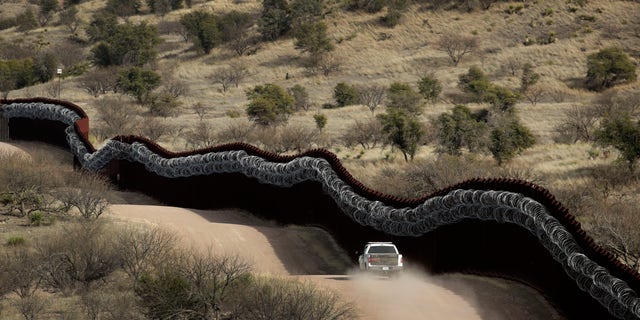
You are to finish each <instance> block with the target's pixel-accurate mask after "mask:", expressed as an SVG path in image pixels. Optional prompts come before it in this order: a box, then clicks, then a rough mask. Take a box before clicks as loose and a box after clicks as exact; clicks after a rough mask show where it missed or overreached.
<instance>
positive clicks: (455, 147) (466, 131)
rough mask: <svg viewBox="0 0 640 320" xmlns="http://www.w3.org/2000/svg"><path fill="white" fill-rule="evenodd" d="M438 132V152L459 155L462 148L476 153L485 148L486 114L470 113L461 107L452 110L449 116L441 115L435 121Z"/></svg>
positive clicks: (480, 112) (483, 111)
mask: <svg viewBox="0 0 640 320" xmlns="http://www.w3.org/2000/svg"><path fill="white" fill-rule="evenodd" d="M435 126H436V128H437V131H438V140H439V148H438V149H439V151H440V152H444V153H447V154H450V155H460V154H461V153H462V152H461V150H462V148H465V147H466V148H467V149H468V150H469V151H471V152H476V151H479V150H481V149H482V148H484V147H486V144H487V133H488V132H489V126H488V124H487V112H486V110H481V111H479V112H477V113H473V112H471V110H470V109H469V108H467V107H466V106H463V105H457V106H455V107H454V108H453V110H452V112H451V114H449V113H443V114H441V115H440V116H438V118H437V119H436V120H435Z"/></svg>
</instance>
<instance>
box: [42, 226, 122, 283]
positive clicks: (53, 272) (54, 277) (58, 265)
mask: <svg viewBox="0 0 640 320" xmlns="http://www.w3.org/2000/svg"><path fill="white" fill-rule="evenodd" d="M110 232H111V231H110V229H109V225H107V224H105V223H103V222H101V220H93V221H90V222H82V223H74V224H69V225H65V227H64V228H63V230H61V231H59V232H57V233H55V234H52V235H50V236H48V237H45V238H43V239H39V241H37V243H36V246H35V247H36V252H37V255H38V259H39V261H41V267H42V268H41V276H42V279H43V283H44V284H45V285H47V286H48V287H50V288H52V289H55V290H59V291H61V292H63V293H64V294H70V293H72V292H74V291H75V290H76V289H77V288H78V285H82V287H83V288H85V289H86V288H88V286H89V285H90V284H91V283H93V282H96V281H98V280H102V279H104V278H105V277H107V276H109V275H110V274H111V273H112V272H113V271H115V270H116V269H117V268H118V266H120V265H121V261H122V259H121V257H122V256H121V254H120V252H118V250H117V249H116V248H117V246H116V245H115V240H114V237H113V236H111V235H110Z"/></svg>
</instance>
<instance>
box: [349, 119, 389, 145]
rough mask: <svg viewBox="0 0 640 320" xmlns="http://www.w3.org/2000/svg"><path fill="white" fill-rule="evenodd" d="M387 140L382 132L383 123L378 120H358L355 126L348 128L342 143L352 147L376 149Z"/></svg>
mask: <svg viewBox="0 0 640 320" xmlns="http://www.w3.org/2000/svg"><path fill="white" fill-rule="evenodd" d="M385 139H386V135H385V133H384V131H383V130H382V123H380V121H378V119H370V120H365V121H359V120H356V122H355V124H354V125H352V126H351V127H350V128H348V129H347V132H346V133H345V134H344V136H342V141H343V143H344V144H345V145H346V146H348V147H351V146H354V145H358V144H359V145H361V146H362V147H363V148H364V149H371V148H375V147H376V146H377V145H378V144H379V143H380V144H381V143H383V142H384V141H385Z"/></svg>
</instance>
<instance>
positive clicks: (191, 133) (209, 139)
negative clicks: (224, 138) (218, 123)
mask: <svg viewBox="0 0 640 320" xmlns="http://www.w3.org/2000/svg"><path fill="white" fill-rule="evenodd" d="M185 139H186V143H187V148H196V149H197V148H205V147H209V146H213V145H216V144H217V142H218V140H217V135H216V132H215V128H214V127H213V126H212V125H211V124H209V123H207V122H205V121H199V122H198V123H196V124H195V125H194V126H193V127H192V128H191V129H190V130H188V131H187V132H186V133H185Z"/></svg>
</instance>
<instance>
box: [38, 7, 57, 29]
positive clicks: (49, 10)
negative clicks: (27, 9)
mask: <svg viewBox="0 0 640 320" xmlns="http://www.w3.org/2000/svg"><path fill="white" fill-rule="evenodd" d="M38 7H40V10H39V12H38V20H40V26H43V27H44V26H46V25H47V23H48V22H49V20H50V19H51V17H52V16H53V14H54V13H55V12H56V10H58V0H39V1H38Z"/></svg>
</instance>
